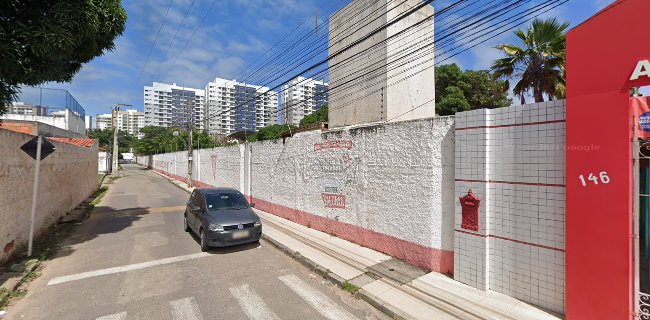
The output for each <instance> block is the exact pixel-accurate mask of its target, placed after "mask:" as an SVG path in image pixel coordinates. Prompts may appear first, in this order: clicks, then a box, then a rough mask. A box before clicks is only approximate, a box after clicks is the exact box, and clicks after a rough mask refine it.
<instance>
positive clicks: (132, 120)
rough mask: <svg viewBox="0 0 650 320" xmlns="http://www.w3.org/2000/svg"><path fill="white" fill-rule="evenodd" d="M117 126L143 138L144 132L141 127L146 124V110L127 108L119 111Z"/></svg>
mask: <svg viewBox="0 0 650 320" xmlns="http://www.w3.org/2000/svg"><path fill="white" fill-rule="evenodd" d="M116 121H117V128H118V129H120V130H121V131H126V132H128V133H129V134H132V135H134V136H137V137H138V138H142V137H143V136H144V134H142V133H140V129H142V128H144V126H145V119H144V112H140V111H138V110H126V111H118V112H117V119H116Z"/></svg>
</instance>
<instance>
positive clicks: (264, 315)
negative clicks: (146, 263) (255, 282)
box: [230, 284, 280, 320]
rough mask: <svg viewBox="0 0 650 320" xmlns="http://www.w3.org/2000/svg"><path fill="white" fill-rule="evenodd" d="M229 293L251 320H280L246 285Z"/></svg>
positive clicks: (231, 289)
mask: <svg viewBox="0 0 650 320" xmlns="http://www.w3.org/2000/svg"><path fill="white" fill-rule="evenodd" d="M230 293H231V294H232V295H233V296H234V297H235V299H237V302H239V305H240V306H241V308H242V309H244V313H246V315H247V316H248V319H251V320H280V317H278V316H277V315H276V314H275V313H273V311H272V310H271V309H269V307H268V306H267V305H266V303H264V301H263V300H262V298H260V296H259V295H258V294H257V293H256V292H255V290H253V289H252V288H251V287H250V286H249V285H248V284H244V285H242V286H239V287H233V288H230Z"/></svg>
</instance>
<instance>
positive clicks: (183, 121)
mask: <svg viewBox="0 0 650 320" xmlns="http://www.w3.org/2000/svg"><path fill="white" fill-rule="evenodd" d="M188 106H189V107H191V109H192V113H191V122H192V124H193V127H194V128H197V129H200V130H203V129H205V108H204V91H203V90H201V89H193V88H186V87H181V86H177V85H176V83H173V84H166V83H159V82H154V83H153V86H151V87H144V116H145V119H144V121H145V125H146V126H159V127H175V128H183V129H186V128H187V126H188V124H189V123H190V112H189V109H188Z"/></svg>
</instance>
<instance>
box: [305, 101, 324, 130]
mask: <svg viewBox="0 0 650 320" xmlns="http://www.w3.org/2000/svg"><path fill="white" fill-rule="evenodd" d="M328 111H329V109H328V107H327V106H326V105H325V106H322V107H320V108H319V109H318V110H316V111H314V112H312V113H311V114H309V115H307V116H305V117H304V118H302V120H300V127H301V128H303V127H307V126H309V125H310V124H312V123H317V122H327V121H328V120H329V118H328Z"/></svg>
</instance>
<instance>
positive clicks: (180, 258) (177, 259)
mask: <svg viewBox="0 0 650 320" xmlns="http://www.w3.org/2000/svg"><path fill="white" fill-rule="evenodd" d="M208 256H210V254H209V253H207V252H201V253H195V254H188V255H185V256H178V257H172V258H165V259H160V260H153V261H147V262H142V263H136V264H129V265H125V266H121V267H113V268H106V269H100V270H94V271H88V272H82V273H77V274H71V275H67V276H62V277H56V278H52V279H50V281H49V282H48V283H47V285H48V286H51V285H54V284H60V283H65V282H70V281H76V280H81V279H86V278H93V277H98V276H103V275H107V274H114V273H122V272H127V271H133V270H140V269H145V268H151V267H155V266H162V265H165V264H171V263H176V262H182V261H187V260H194V259H198V258H203V257H208Z"/></svg>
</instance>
